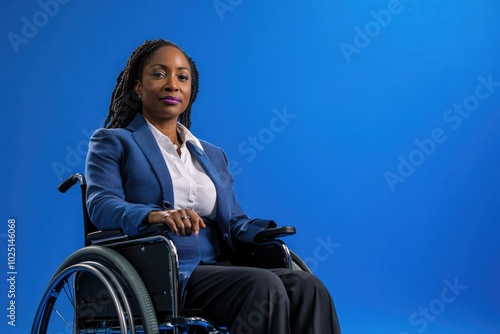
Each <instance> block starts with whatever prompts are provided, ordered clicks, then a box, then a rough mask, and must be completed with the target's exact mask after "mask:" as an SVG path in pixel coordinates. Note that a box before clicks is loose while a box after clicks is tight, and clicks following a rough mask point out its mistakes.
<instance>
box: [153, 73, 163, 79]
mask: <svg viewBox="0 0 500 334" xmlns="http://www.w3.org/2000/svg"><path fill="white" fill-rule="evenodd" d="M153 77H155V78H164V77H165V73H163V72H154V73H153Z"/></svg>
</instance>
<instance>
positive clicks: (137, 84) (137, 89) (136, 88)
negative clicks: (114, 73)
mask: <svg viewBox="0 0 500 334" xmlns="http://www.w3.org/2000/svg"><path fill="white" fill-rule="evenodd" d="M134 91H135V93H136V94H137V96H139V98H141V95H142V94H141V91H142V84H141V82H140V81H139V80H136V81H135V86H134Z"/></svg>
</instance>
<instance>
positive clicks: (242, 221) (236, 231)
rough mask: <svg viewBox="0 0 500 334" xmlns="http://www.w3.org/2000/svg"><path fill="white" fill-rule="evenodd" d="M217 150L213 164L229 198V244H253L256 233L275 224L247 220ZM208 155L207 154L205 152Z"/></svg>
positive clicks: (225, 159) (230, 176)
mask: <svg viewBox="0 0 500 334" xmlns="http://www.w3.org/2000/svg"><path fill="white" fill-rule="evenodd" d="M215 148H216V149H217V155H218V156H217V158H216V159H215V160H216V161H217V162H216V163H214V165H215V166H216V169H217V172H218V174H219V176H220V178H221V180H222V182H223V184H224V185H225V188H226V193H227V194H228V197H229V202H230V203H229V206H230V227H229V231H230V238H231V244H233V242H234V241H237V242H243V243H254V238H255V235H256V234H257V233H259V232H260V231H262V230H265V229H267V228H270V227H276V223H275V222H274V221H273V220H270V219H261V218H249V217H248V216H247V214H246V213H245V212H244V211H243V209H242V208H241V206H240V204H239V202H238V199H237V197H236V193H235V191H234V178H233V176H232V175H231V172H230V171H229V163H228V159H227V157H226V154H225V153H224V151H223V150H222V149H221V148H219V147H215ZM207 153H208V152H207Z"/></svg>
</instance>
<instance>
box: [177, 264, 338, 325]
mask: <svg viewBox="0 0 500 334" xmlns="http://www.w3.org/2000/svg"><path fill="white" fill-rule="evenodd" d="M184 306H185V308H187V309H201V310H202V311H203V314H204V315H205V316H206V317H207V318H208V319H211V320H214V321H217V322H219V323H222V324H224V325H226V326H227V328H228V329H229V331H230V333H231V334H252V333H254V334H268V333H269V334H271V333H273V334H291V333H296V334H330V333H331V334H340V327H339V322H338V319H337V314H336V311H335V307H334V304H333V301H332V298H331V297H330V294H329V292H328V290H327V289H326V287H325V286H324V284H323V283H322V282H321V281H320V280H319V279H318V278H317V277H316V276H314V275H312V274H310V273H307V272H303V271H300V270H291V269H260V268H252V267H238V266H221V265H200V266H198V267H197V268H196V269H195V270H194V271H193V273H192V275H191V277H190V278H189V280H188V283H187V286H186V295H185V304H184Z"/></svg>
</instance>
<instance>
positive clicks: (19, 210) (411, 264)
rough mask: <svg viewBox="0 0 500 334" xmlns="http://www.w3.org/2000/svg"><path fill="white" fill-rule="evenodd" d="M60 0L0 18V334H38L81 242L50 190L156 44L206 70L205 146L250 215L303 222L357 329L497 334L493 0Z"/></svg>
mask: <svg viewBox="0 0 500 334" xmlns="http://www.w3.org/2000/svg"><path fill="white" fill-rule="evenodd" d="M54 1H55V0H41V1H40V2H37V1H34V0H22V1H8V2H7V1H3V4H2V7H3V9H2V12H1V14H0V17H1V19H0V22H1V23H0V27H1V35H2V38H1V39H0V48H1V57H2V61H1V65H0V66H1V73H2V75H1V80H2V82H1V87H2V89H0V100H1V101H2V123H1V131H0V136H1V140H0V145H1V158H2V160H1V164H0V172H1V173H0V175H1V178H0V196H1V197H0V203H2V204H1V215H0V219H1V220H0V254H1V255H0V268H2V270H1V271H0V278H1V277H4V278H2V279H0V310H4V311H0V333H23V334H24V333H27V332H28V331H29V328H30V325H31V321H32V317H33V315H34V312H35V310H36V307H37V304H38V301H39V299H40V297H41V295H42V293H43V291H44V289H45V287H46V284H47V282H48V280H49V278H50V276H51V275H52V272H53V271H54V270H55V268H56V267H57V265H58V264H59V263H60V262H61V261H62V260H63V259H64V258H65V257H66V256H67V255H69V254H70V253H71V252H72V251H74V250H76V249H78V248H79V247H81V245H82V227H81V211H80V205H79V201H80V197H79V192H78V190H77V189H71V191H70V192H68V193H67V194H65V195H62V194H60V193H58V191H57V189H56V187H57V185H58V184H59V182H60V181H61V180H62V179H63V178H66V177H67V176H69V175H70V174H72V173H74V172H83V171H84V159H85V154H86V150H87V142H88V139H89V137H90V135H91V133H92V132H93V131H94V130H95V129H97V128H98V127H100V126H101V125H102V123H103V121H104V118H105V117H106V115H107V109H108V103H109V98H110V95H111V92H112V89H113V87H114V84H115V79H116V76H117V75H118V73H119V71H120V70H121V69H122V68H123V67H124V65H125V62H126V60H127V59H128V56H129V55H130V53H131V52H132V50H133V49H134V48H135V47H136V46H138V45H139V44H141V43H142V42H143V41H144V40H145V39H155V38H165V39H171V40H173V41H174V42H176V43H177V44H179V45H180V46H181V47H182V48H184V50H185V51H186V52H187V53H188V54H189V55H190V56H191V57H192V58H194V59H195V61H196V62H197V65H198V69H199V71H200V85H201V89H200V94H199V98H198V101H197V102H196V104H195V106H194V109H193V127H192V131H193V133H194V134H195V135H196V136H198V137H200V138H203V139H206V140H209V141H211V142H213V143H215V144H217V145H219V146H221V147H223V148H224V149H225V151H226V153H227V155H228V156H229V158H230V160H231V169H232V171H233V172H234V174H235V180H236V188H237V191H238V195H239V200H240V202H241V204H242V206H243V208H244V209H245V210H246V211H247V213H248V214H249V215H251V216H259V217H265V218H274V219H275V220H276V221H278V222H279V223H280V224H291V225H295V226H296V227H297V229H298V234H297V235H296V236H293V237H289V238H288V239H287V240H286V241H287V243H288V244H289V245H290V246H291V247H292V248H293V249H294V250H295V251H296V252H297V253H299V254H300V255H301V256H302V257H303V258H304V259H305V260H306V262H307V263H309V265H310V266H311V267H313V269H314V271H315V273H316V274H317V275H318V276H319V277H320V278H321V279H322V280H323V281H324V282H325V283H326V284H327V286H328V288H329V290H330V291H331V293H332V295H333V297H334V299H335V302H336V306H337V309H338V314H339V318H340V321H341V324H342V327H343V332H344V333H387V334H393V333H394V334H409V333H411V334H413V333H428V334H431V333H467V334H470V333H488V334H489V333H491V334H493V333H499V332H500V320H499V314H500V303H499V298H500V293H499V287H498V284H499V282H500V269H499V254H500V246H499V243H498V241H497V239H498V235H499V232H500V228H499V224H498V223H499V218H498V217H499V213H500V190H499V189H500V173H499V172H498V170H499V167H500V159H499V154H498V152H499V148H500V147H499V146H500V141H499V132H498V127H499V126H500V57H499V51H500V45H499V43H500V29H499V28H500V23H499V22H500V2H498V1H496V0H456V1H451V0H450V1H445V0H442V1H438V0H434V1H432V0H414V1H410V0H402V1H400V2H397V1H395V0H384V1H375V0H373V1H369V0H366V1H361V0H358V1H351V0H337V1H310V2H308V1H296V0H295V1H244V0H243V1H242V0H220V1H182V2H180V1H179V2H174V1H166V0H164V1H158V0H156V1H153V0H144V1H140V2H139V1H137V2H123V1H105V2H102V1H68V0H65V1H63V0H60V2H54ZM44 4H50V6H49V5H44ZM55 4H57V6H56V5H55ZM44 8H45V9H44ZM26 22H29V23H26ZM34 23H36V24H37V25H38V27H37V26H32V27H31V28H32V29H31V30H30V29H29V28H30V27H29V25H30V24H34ZM33 28H34V29H33ZM20 41H22V42H20ZM487 81H489V82H490V84H488V85H487V84H485V82H487ZM461 104H465V106H464V107H463V108H465V107H467V108H468V109H469V110H471V111H470V112H467V113H465V112H462V115H465V116H460V114H459V113H457V112H455V111H454V110H455V109H454V108H455V107H454V105H457V106H458V105H461ZM463 110H465V109H463ZM278 115H281V116H280V117H281V118H280V117H279V116H278ZM284 115H285V116H284ZM418 143H420V144H418ZM10 218H13V219H15V220H16V251H17V252H16V271H17V276H16V298H15V301H16V306H17V309H16V326H15V327H11V326H8V325H7V320H8V319H7V317H6V315H7V311H6V308H7V307H8V303H9V300H10V299H8V297H7V292H8V286H7V281H6V278H7V272H8V268H7V242H8V238H7V220H8V219H10ZM450 286H451V287H450Z"/></svg>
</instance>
